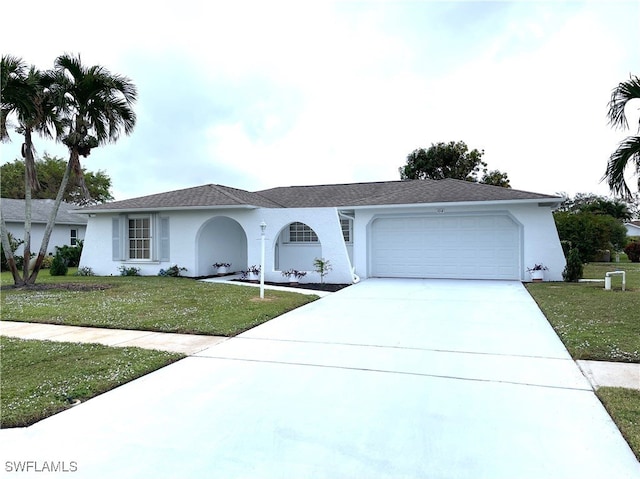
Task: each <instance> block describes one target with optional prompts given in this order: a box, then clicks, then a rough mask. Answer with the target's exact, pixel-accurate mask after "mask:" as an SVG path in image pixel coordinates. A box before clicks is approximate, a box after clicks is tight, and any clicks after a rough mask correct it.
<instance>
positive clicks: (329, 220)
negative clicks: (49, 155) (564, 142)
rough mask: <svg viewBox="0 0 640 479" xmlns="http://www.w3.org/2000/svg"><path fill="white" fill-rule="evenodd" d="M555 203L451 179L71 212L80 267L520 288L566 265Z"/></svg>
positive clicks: (208, 196) (210, 194) (233, 192)
mask: <svg viewBox="0 0 640 479" xmlns="http://www.w3.org/2000/svg"><path fill="white" fill-rule="evenodd" d="M561 201H562V198H560V197H557V196H549V195H545V194H539V193H531V192H526V191H519V190H513V189H508V188H501V187H496V186H489V185H484V184H478V183H471V182H466V181H460V180H453V179H445V180H439V181H435V180H412V181H387V182H375V183H353V184H336V185H316V186H290V187H280V188H273V189H268V190H262V191H256V192H250V191H245V190H240V189H236V188H231V187H228V186H222V185H215V184H208V185H203V186H198V187H194V188H187V189H183V190H178V191H170V192H166V193H160V194H155V195H150V196H144V197H140V198H133V199H128V200H123V201H117V202H113V203H106V204H101V205H97V206H90V207H86V208H83V209H81V210H79V212H80V213H83V214H87V215H88V216H89V222H88V227H87V233H86V237H85V243H84V249H83V253H82V259H81V262H80V265H81V266H88V267H91V268H92V269H93V271H94V272H95V273H96V274H99V275H117V274H119V268H120V267H121V266H123V265H124V266H126V267H129V266H134V267H137V268H140V273H141V274H143V275H155V274H157V273H158V271H159V270H160V269H166V268H167V267H169V266H171V265H174V264H177V265H178V266H180V267H186V268H187V271H186V272H185V273H183V274H184V275H185V276H192V277H201V276H207V275H212V274H214V273H215V270H214V268H213V266H212V265H213V263H216V262H228V263H232V266H231V270H232V271H240V270H246V269H247V267H248V266H250V265H259V264H260V260H261V228H260V224H261V223H262V222H264V223H266V228H265V245H266V247H265V249H266V258H265V270H264V271H265V280H267V281H275V282H284V281H286V280H285V279H284V278H283V277H282V275H281V272H282V271H283V270H286V269H290V268H293V269H298V270H304V271H308V272H309V273H308V274H307V276H306V277H305V278H303V281H305V282H318V281H319V279H320V278H319V275H318V274H317V273H314V272H313V269H314V268H313V260H314V258H316V257H323V258H325V259H328V260H329V261H330V262H331V265H332V266H333V270H332V271H331V272H330V273H329V274H328V275H327V276H326V279H325V280H326V281H327V282H330V283H351V282H353V281H354V280H357V279H358V278H359V279H365V278H369V277H410V278H463V279H464V278H469V279H476V278H478V279H508V280H524V281H528V280H529V275H528V273H527V268H528V267H532V266H533V265H534V264H540V263H543V264H544V265H545V266H547V267H548V268H549V270H548V271H547V277H546V279H547V280H562V271H563V269H564V267H565V258H564V255H563V252H562V248H561V245H560V241H559V239H558V234H557V231H556V227H555V223H554V221H553V216H552V210H553V209H554V208H555V207H557V206H558V205H559V203H560V202H561Z"/></svg>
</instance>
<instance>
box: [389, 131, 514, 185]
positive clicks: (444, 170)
mask: <svg viewBox="0 0 640 479" xmlns="http://www.w3.org/2000/svg"><path fill="white" fill-rule="evenodd" d="M483 155H484V150H477V149H473V150H471V151H469V147H468V146H467V144H466V143H465V142H463V141H458V142H454V141H450V142H449V143H444V142H439V143H432V144H431V146H430V147H429V148H418V149H417V150H413V151H412V152H411V153H410V154H409V155H408V156H407V162H406V164H405V165H404V166H402V167H400V168H399V172H400V178H401V179H403V180H424V179H431V180H442V179H444V178H455V179H458V180H465V181H472V182H480V183H485V184H489V185H496V186H503V187H507V188H510V184H509V178H508V177H507V174H506V173H502V172H500V171H499V170H493V171H490V172H488V171H487V163H486V162H485V161H483V159H482V156H483Z"/></svg>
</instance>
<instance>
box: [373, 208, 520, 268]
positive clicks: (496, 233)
mask: <svg viewBox="0 0 640 479" xmlns="http://www.w3.org/2000/svg"><path fill="white" fill-rule="evenodd" d="M371 239H372V249H371V268H372V276H377V277H401V278H460V279H516V280H518V279H520V270H521V268H520V247H521V246H520V244H521V239H520V228H519V226H518V225H517V224H516V223H515V222H514V221H513V220H512V219H511V218H510V217H509V216H507V215H491V216H488V215H487V216H485V215H477V216H445V215H438V216H426V217H397V218H392V217H387V218H377V219H375V220H374V221H373V224H372V230H371Z"/></svg>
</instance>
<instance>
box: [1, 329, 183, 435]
mask: <svg viewBox="0 0 640 479" xmlns="http://www.w3.org/2000/svg"><path fill="white" fill-rule="evenodd" d="M0 354H1V361H0V373H1V374H0V427H2V428H9V427H19V426H28V425H30V424H33V423H34V422H37V421H39V420H41V419H44V418H45V417H48V416H51V415H53V414H56V413H58V412H60V411H63V410H65V409H67V408H69V407H71V405H72V403H73V402H74V401H75V400H80V401H84V400H87V399H89V398H92V397H94V396H97V395H98V394H101V393H103V392H105V391H108V390H110V389H113V388H115V387H117V386H120V385H122V384H124V383H126V382H129V381H131V380H133V379H135V378H138V377H140V376H143V375H145V374H147V373H149V372H151V371H154V370H156V369H159V368H161V367H164V366H166V365H168V364H170V363H172V362H174V361H177V360H178V359H181V358H183V357H184V356H183V355H181V354H175V353H168V352H163V351H154V350H146V349H141V348H113V347H108V346H102V345H99V344H78V343H63V342H52V341H36V340H23V339H15V338H8V337H5V336H2V337H0Z"/></svg>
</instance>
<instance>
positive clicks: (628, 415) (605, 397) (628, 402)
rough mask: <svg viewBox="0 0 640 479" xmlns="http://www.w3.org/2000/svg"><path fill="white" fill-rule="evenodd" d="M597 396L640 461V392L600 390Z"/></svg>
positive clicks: (618, 389)
mask: <svg viewBox="0 0 640 479" xmlns="http://www.w3.org/2000/svg"><path fill="white" fill-rule="evenodd" d="M596 394H597V395H598V397H599V398H600V401H602V404H604V407H605V408H607V411H609V414H610V415H611V417H613V418H614V420H615V422H616V424H617V425H618V428H619V429H620V432H621V433H622V435H623V436H624V438H625V439H626V440H627V442H628V443H629V446H631V449H632V450H633V452H634V454H635V455H636V457H637V458H638V460H640V391H637V390H634V389H623V388H600V389H598V390H597V391H596Z"/></svg>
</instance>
